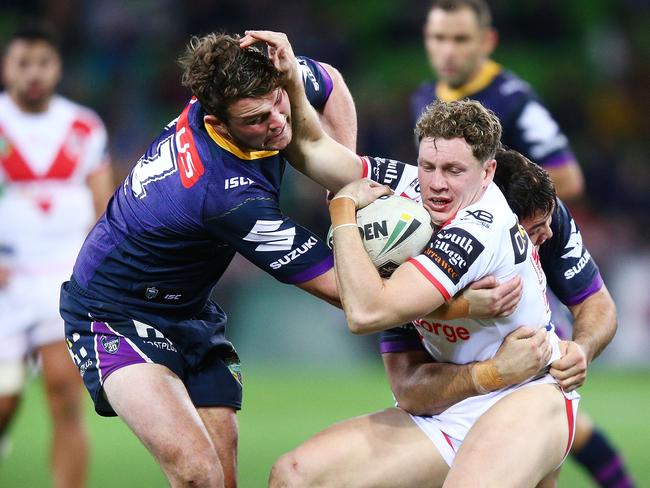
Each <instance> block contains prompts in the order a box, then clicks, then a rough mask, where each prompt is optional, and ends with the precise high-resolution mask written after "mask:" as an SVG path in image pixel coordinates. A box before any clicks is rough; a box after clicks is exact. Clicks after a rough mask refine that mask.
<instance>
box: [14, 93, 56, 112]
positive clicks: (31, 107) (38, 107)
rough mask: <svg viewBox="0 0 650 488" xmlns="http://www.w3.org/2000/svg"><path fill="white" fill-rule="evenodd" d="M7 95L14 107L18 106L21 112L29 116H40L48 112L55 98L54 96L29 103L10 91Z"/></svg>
mask: <svg viewBox="0 0 650 488" xmlns="http://www.w3.org/2000/svg"><path fill="white" fill-rule="evenodd" d="M7 94H8V95H9V98H10V99H11V101H12V102H13V103H14V105H16V107H18V109H19V110H20V111H21V112H23V113H25V114H29V115H39V114H42V113H44V112H47V109H48V108H49V107H50V102H51V101H52V98H53V96H49V97H47V98H45V99H43V100H39V101H36V102H29V101H27V100H25V99H23V98H21V97H19V96H18V95H16V94H15V93H12V92H10V91H7Z"/></svg>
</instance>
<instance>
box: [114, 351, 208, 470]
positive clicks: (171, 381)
mask: <svg viewBox="0 0 650 488" xmlns="http://www.w3.org/2000/svg"><path fill="white" fill-rule="evenodd" d="M103 391H104V394H105V395H106V398H107V400H108V402H109V403H110V405H111V407H112V408H113V409H114V410H115V412H116V413H117V414H118V415H119V416H120V417H121V418H122V419H123V420H124V421H125V422H126V423H127V425H128V426H129V427H130V428H131V430H133V432H134V433H135V434H136V435H137V436H138V438H139V439H140V440H141V441H142V442H143V444H144V445H145V446H146V447H147V448H148V449H149V450H150V451H151V452H152V454H153V455H154V456H155V457H156V459H158V461H159V462H162V463H163V464H164V463H173V462H175V461H177V460H178V458H179V457H182V455H183V453H187V454H191V453H196V455H197V456H198V455H200V454H203V455H205V453H206V451H209V450H211V451H214V446H213V445H212V442H211V441H210V438H209V435H208V432H207V429H206V428H205V426H204V424H203V422H202V420H201V417H200V416H199V414H198V412H197V410H196V408H195V407H194V405H193V404H192V401H191V400H190V397H189V395H188V393H187V390H186V389H185V386H184V385H183V382H182V381H181V380H180V378H178V376H176V375H175V374H174V373H173V372H172V371H171V370H169V369H168V368H167V367H165V366H162V365H160V364H154V363H139V364H132V365H129V366H125V367H122V368H120V369H118V370H116V371H114V372H113V373H112V374H111V375H110V376H109V377H108V378H106V380H105V381H104V387H103ZM215 455H216V454H215Z"/></svg>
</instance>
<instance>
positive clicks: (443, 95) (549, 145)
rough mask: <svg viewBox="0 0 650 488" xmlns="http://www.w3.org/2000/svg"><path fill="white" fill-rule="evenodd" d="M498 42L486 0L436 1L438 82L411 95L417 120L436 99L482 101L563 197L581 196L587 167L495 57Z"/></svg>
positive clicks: (429, 31)
mask: <svg viewBox="0 0 650 488" xmlns="http://www.w3.org/2000/svg"><path fill="white" fill-rule="evenodd" d="M496 44H497V33H496V31H495V30H494V28H493V27H492V24H491V13H490V9H489V7H488V5H487V3H486V2H484V1H483V0H437V1H434V2H433V4H432V6H431V7H430V9H429V12H428V15H427V20H426V23H425V26H424V45H425V48H426V51H427V55H428V57H429V62H430V64H431V67H432V68H433V70H434V71H435V73H436V76H437V81H436V82H432V81H427V82H424V83H423V84H422V85H421V86H420V87H419V88H418V89H417V90H416V91H415V92H414V93H413V95H412V96H411V114H412V117H413V121H414V122H415V121H416V120H417V119H418V117H419V116H420V114H421V113H422V112H423V111H424V107H426V106H427V105H428V104H430V103H431V102H433V101H435V100H443V101H451V100H460V99H462V98H471V99H474V100H478V101H479V102H481V104H483V105H484V106H485V107H487V108H489V109H490V110H492V111H493V112H494V113H495V114H496V115H497V117H498V118H499V120H500V121H501V125H502V127H503V136H502V141H503V143H504V144H506V145H507V146H509V147H511V148H513V149H516V150H517V151H519V152H520V153H522V154H523V155H524V156H526V157H528V158H529V159H531V160H532V161H534V162H536V163H538V164H540V165H541V166H543V167H544V168H545V169H546V170H547V171H548V172H549V174H550V175H551V178H552V179H553V181H554V183H555V187H556V189H557V194H558V196H559V197H560V198H562V199H563V200H565V201H569V202H570V201H571V200H574V199H576V198H578V197H580V196H581V195H582V193H583V192H584V182H583V176H582V171H581V169H580V167H579V166H578V163H577V161H576V158H575V155H574V154H573V152H572V151H571V148H570V147H569V143H568V140H567V138H566V136H565V135H564V134H563V133H562V131H561V130H560V128H559V126H558V124H557V123H556V121H555V120H554V119H553V117H552V116H551V114H550V113H549V111H548V110H547V108H546V107H545V106H544V104H543V103H542V101H541V100H540V99H539V97H538V96H537V95H536V94H535V92H534V91H533V90H532V89H531V87H530V86H529V84H528V83H526V82H525V81H523V80H521V79H520V78H518V77H517V76H516V75H515V74H513V73H511V72H510V71H508V70H506V69H504V68H503V67H502V66H501V65H499V64H497V63H495V62H494V61H492V60H491V59H489V56H490V55H491V53H492V51H493V50H494V48H495V47H496Z"/></svg>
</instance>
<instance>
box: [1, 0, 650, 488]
mask: <svg viewBox="0 0 650 488" xmlns="http://www.w3.org/2000/svg"><path fill="white" fill-rule="evenodd" d="M428 3H429V2H428V1H425V0H411V1H410V2H408V5H407V3H406V2H397V1H394V0H393V1H390V0H359V1H349V0H347V1H346V0H330V1H329V2H316V1H307V0H302V1H301V0H289V1H282V2H275V3H272V2H267V1H262V0H248V1H246V2H241V1H237V0H222V1H211V0H191V1H186V2H175V1H172V0H137V1H135V0H121V1H120V0H70V1H65V0H59V1H55V0H50V1H45V0H42V1H38V0H2V1H1V2H0V43H2V44H4V40H5V39H6V37H7V36H8V35H9V33H11V31H12V30H13V29H14V28H15V27H16V25H17V24H19V23H20V22H21V21H22V20H24V19H26V18H31V17H34V16H38V17H41V18H42V17H45V18H48V19H49V20H51V21H52V22H53V23H54V24H55V25H56V26H57V27H58V28H59V29H60V31H61V32H62V34H63V41H64V43H63V55H64V80H63V83H62V85H61V87H60V91H61V93H63V94H64V95H66V96H69V97H71V98H73V99H75V100H77V101H79V102H81V103H84V104H87V105H89V106H91V107H93V108H94V109H95V110H97V112H98V113H99V114H100V115H101V116H102V118H103V119H104V121H105V122H106V124H107V127H108V130H109V136H110V147H111V152H112V156H113V160H114V164H115V172H116V177H117V179H118V180H119V179H121V178H122V177H123V176H124V175H125V174H126V173H127V172H128V171H129V170H130V168H131V166H132V164H133V163H134V162H135V161H136V160H137V159H138V158H139V156H140V155H141V153H142V152H143V150H144V149H145V148H146V146H147V145H148V143H149V142H150V139H151V138H152V137H153V136H155V135H156V134H157V133H158V132H159V130H160V128H161V127H162V126H163V125H164V124H166V123H167V122H168V121H169V120H171V119H172V118H173V117H175V116H176V115H177V113H178V110H179V108H180V107H181V106H182V105H183V103H184V102H185V100H186V98H187V97H188V93H187V92H186V91H185V90H184V89H183V88H182V87H181V86H180V82H179V78H180V72H179V69H178V67H177V65H176V62H175V59H176V57H177V56H178V54H180V52H181V50H182V49H183V46H184V44H185V43H186V42H187V40H188V39H189V36H190V35H192V34H201V33H206V32H209V31H211V30H220V29H223V30H226V31H232V32H243V30H245V29H247V28H264V29H273V30H280V31H284V32H287V34H288V35H289V39H290V40H291V41H292V43H293V45H294V50H295V52H296V53H298V54H304V55H307V56H310V57H312V58H315V59H318V60H322V61H325V62H328V63H330V64H332V65H334V66H336V67H337V68H339V70H340V71H341V72H342V73H343V75H344V76H345V78H346V81H347V82H348V85H349V86H350V90H351V92H352V94H353V96H354V97H355V101H356V104H357V111H358V118H359V153H360V154H371V155H381V156H389V157H393V158H396V159H402V160H406V161H414V160H415V147H414V144H413V135H412V131H411V126H410V120H409V114H408V95H409V94H410V92H411V91H412V90H413V89H414V88H415V87H416V86H417V85H418V84H419V83H420V82H421V81H422V80H423V79H425V78H429V77H431V73H430V70H429V67H428V63H427V60H426V57H425V54H424V50H423V47H422V42H421V27H422V23H423V20H424V15H425V12H426V10H427V7H428ZM491 4H492V6H493V8H494V17H495V24H496V26H497V28H498V30H499V32H500V39H501V41H500V44H499V47H498V49H497V51H496V54H495V56H494V58H495V59H496V60H497V61H498V62H500V63H502V64H504V65H505V66H507V67H508V68H510V69H512V70H513V71H515V72H516V73H518V74H519V75H520V76H521V77H523V78H524V79H526V80H528V81H529V82H530V83H531V84H532V85H533V86H534V87H535V89H536V90H537V91H538V92H539V93H540V95H541V96H542V98H544V100H545V102H547V105H548V107H549V108H550V110H551V112H552V113H553V114H554V115H555V117H556V118H557V120H558V121H559V123H560V125H561V126H562V128H563V129H564V130H565V132H566V133H567V134H568V135H569V138H570V140H571V142H572V145H573V147H574V149H575V151H576V153H577V155H578V159H579V161H580V163H581V165H582V167H583V171H584V172H585V175H586V180H587V198H586V199H585V201H584V202H583V203H581V204H580V205H579V206H576V207H572V209H573V210H574V214H575V216H576V219H577V220H578V223H579V224H580V225H581V227H582V230H583V234H584V239H585V241H586V243H587V245H588V247H589V249H590V251H591V252H592V254H593V256H594V257H595V259H596V260H597V262H598V264H599V265H600V268H601V272H602V274H603V276H604V277H605V281H606V282H607V284H608V286H609V288H610V291H611V292H612V294H613V296H614V298H615V301H616V303H617V305H618V311H619V331H618V334H617V337H616V338H615V340H614V341H613V343H612V344H611V345H610V346H609V348H608V349H607V350H606V351H605V353H604V354H603V355H602V356H601V358H599V359H598V360H597V362H596V363H595V364H594V365H593V368H592V372H591V373H590V376H589V379H588V382H587V385H586V386H585V387H584V388H583V397H584V401H583V403H582V405H583V406H586V409H587V410H588V411H589V412H590V413H591V414H592V415H593V417H595V418H596V420H597V421H598V423H599V424H600V425H601V426H602V427H603V429H604V430H605V431H607V432H608V433H609V434H610V436H611V437H612V438H613V440H614V441H615V442H616V443H617V444H618V445H619V446H620V447H621V449H622V451H623V453H624V455H625V456H626V458H627V460H628V463H629V466H630V469H631V471H632V473H633V474H634V476H635V478H636V479H637V481H638V482H639V486H647V485H650V467H648V465H647V456H648V454H647V453H648V450H649V448H650V424H649V422H648V421H647V418H646V417H645V415H646V412H647V411H648V408H650V389H649V387H648V385H649V384H650V355H649V354H648V352H647V351H648V346H650V293H648V289H647V284H646V282H647V280H648V277H649V276H650V244H649V243H650V163H649V162H648V157H650V151H649V148H650V143H649V141H650V117H649V116H648V114H649V113H650V62H649V61H648V60H650V2H648V0H618V1H614V0H573V1H571V2H552V1H551V2H549V1H543V0H526V1H523V2H507V1H505V0H501V1H493V2H491ZM283 198H284V202H283V204H284V206H285V210H286V212H287V213H288V214H289V215H291V216H293V217H294V218H296V220H298V221H299V222H301V223H303V224H305V225H306V226H308V227H310V228H312V229H315V230H317V231H319V232H320V233H321V234H322V235H324V234H325V232H326V229H327V226H328V219H327V215H326V213H325V209H324V206H323V192H322V191H321V190H319V189H318V188H316V187H314V186H313V185H312V184H311V183H310V182H308V181H306V180H305V179H304V178H303V177H301V176H300V175H297V174H296V173H295V172H293V171H290V172H289V175H288V177H287V181H286V182H285V186H284V196H283ZM297 202H300V204H297ZM234 264H235V265H234V266H232V267H231V269H230V270H229V272H228V273H227V276H226V278H225V279H224V280H223V281H222V283H220V284H219V286H218V287H217V289H216V291H215V295H216V298H217V300H218V301H219V302H220V303H221V305H222V306H223V308H224V309H225V310H226V311H227V312H228V313H229V316H230V326H229V327H230V328H229V334H230V336H231V338H232V340H233V341H234V342H235V344H236V346H237V347H238V350H239V352H240V355H241V357H242V361H243V365H244V375H245V382H246V392H245V407H244V411H243V412H242V414H241V416H240V420H241V432H242V438H241V442H240V446H241V459H240V474H241V486H242V487H244V488H248V487H251V486H264V483H265V481H264V480H265V479H266V476H267V473H268V470H269V468H270V466H271V464H272V462H273V460H274V459H275V458H277V456H279V455H280V454H281V453H282V452H284V451H286V450H288V449H289V448H291V447H293V446H294V445H296V444H297V443H299V442H300V441H302V440H304V439H305V438H307V437H308V436H309V435H311V434H312V433H314V432H316V431H317V430H319V429H321V428H323V427H325V426H326V425H328V424H330V423H332V422H334V421H336V420H340V419H342V418H345V417H349V416H352V415H358V414H361V413H364V412H367V411H370V410H376V409H379V408H384V407H386V406H389V405H390V404H391V396H390V393H389V391H388V387H387V385H386V382H385V380H384V378H383V373H382V370H381V365H380V359H379V355H378V353H377V344H376V338H374V337H354V336H351V335H350V334H349V333H347V332H346V329H345V324H344V320H343V316H342V314H341V313H340V312H339V311H338V310H335V309H333V308H331V307H329V306H327V305H324V304H321V303H319V302H317V301H316V300H315V299H313V298H311V297H309V296H306V295H304V294H301V293H300V292H298V291H295V290H293V289H290V288H289V287H285V286H281V285H278V284H276V283H274V282H273V280H272V279H270V278H268V277H267V276H265V275H263V274H262V273H261V272H259V271H258V270H257V269H255V268H254V267H252V266H251V265H249V264H248V263H246V262H243V261H236V262H235V263H234ZM39 386H40V385H39V383H38V380H34V381H33V382H32V384H31V386H30V388H29V391H28V395H27V397H26V398H25V401H24V403H23V406H22V411H21V413H20V417H19V419H18V421H17V423H16V424H15V426H14V428H13V438H14V450H13V453H12V455H11V457H10V458H8V459H7V460H6V461H5V462H4V463H2V464H0V486H2V487H19V486H20V487H23V486H25V487H40V486H47V481H46V480H47V477H46V476H47V471H46V463H47V450H46V437H47V429H48V425H47V417H46V415H44V409H43V405H42V402H43V398H42V395H41V392H40V388H39ZM88 417H89V421H90V423H91V428H92V434H93V450H94V455H93V465H92V474H91V486H93V487H101V486H109V485H110V486H114V485H122V486H160V485H163V484H164V478H163V476H162V474H161V473H160V472H159V470H158V469H157V467H156V466H155V465H154V463H153V461H152V460H151V459H150V457H149V456H148V454H147V453H146V452H145V450H144V448H142V447H141V446H140V445H139V444H138V442H137V440H136V439H135V437H133V436H132V435H131V434H129V433H128V431H127V429H126V428H125V427H124V425H122V423H121V422H120V421H119V420H115V419H108V420H106V419H101V418H99V417H96V416H94V415H93V414H92V412H91V411H90V407H89V412H88ZM161 428H164V426H161ZM561 486H567V487H587V486H591V485H590V484H589V482H588V481H587V478H586V477H584V476H583V475H582V474H581V473H579V472H578V471H577V468H575V467H574V466H573V465H571V464H568V465H567V466H566V468H565V469H564V472H563V475H562V478H561Z"/></svg>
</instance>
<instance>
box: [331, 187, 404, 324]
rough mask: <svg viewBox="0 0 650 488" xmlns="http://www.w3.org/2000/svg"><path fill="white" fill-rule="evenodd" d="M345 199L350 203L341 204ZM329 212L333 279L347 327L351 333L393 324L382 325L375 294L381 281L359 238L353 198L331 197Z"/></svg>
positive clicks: (381, 283) (379, 289)
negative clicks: (331, 228) (332, 242)
mask: <svg viewBox="0 0 650 488" xmlns="http://www.w3.org/2000/svg"><path fill="white" fill-rule="evenodd" d="M342 200H346V201H342ZM348 202H351V205H345V204H347V203H348ZM330 213H331V216H332V227H333V228H334V229H335V230H334V266H335V269H336V283H337V287H338V290H339V296H340V298H341V304H342V305H343V310H344V311H345V316H346V318H347V321H348V327H349V328H350V330H351V331H352V332H353V333H355V334H368V333H371V332H378V331H380V330H383V329H384V328H387V327H388V326H390V325H394V324H388V325H387V326H386V327H382V325H384V322H385V321H384V320H382V319H383V318H384V317H383V313H382V307H380V304H379V303H378V302H377V297H378V296H380V295H381V290H382V288H383V282H382V278H381V277H380V276H379V274H378V273H377V271H376V270H375V267H374V266H373V264H372V262H371V261H370V258H369V257H368V253H367V252H366V250H365V249H364V247H363V243H362V242H361V237H360V236H359V230H358V228H357V226H356V209H355V207H354V202H353V201H352V200H348V199H335V200H333V201H332V204H331V205H330Z"/></svg>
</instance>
